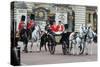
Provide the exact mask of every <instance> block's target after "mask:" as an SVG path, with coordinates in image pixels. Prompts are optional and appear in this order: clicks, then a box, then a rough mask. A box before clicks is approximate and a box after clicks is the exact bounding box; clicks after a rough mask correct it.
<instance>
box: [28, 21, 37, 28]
mask: <svg viewBox="0 0 100 67" xmlns="http://www.w3.org/2000/svg"><path fill="white" fill-rule="evenodd" d="M34 25H35V22H34V21H33V20H30V22H29V23H28V25H27V28H28V29H31V28H32V27H33V26H34Z"/></svg>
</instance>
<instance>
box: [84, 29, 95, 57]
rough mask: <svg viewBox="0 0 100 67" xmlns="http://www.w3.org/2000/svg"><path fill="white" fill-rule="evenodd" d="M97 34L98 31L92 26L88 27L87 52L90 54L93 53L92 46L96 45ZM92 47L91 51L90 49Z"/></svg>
mask: <svg viewBox="0 0 100 67" xmlns="http://www.w3.org/2000/svg"><path fill="white" fill-rule="evenodd" d="M95 36H96V33H95V32H94V31H93V30H92V29H91V27H88V32H87V37H86V47H85V52H86V54H88V53H89V52H90V55H92V48H93V45H94V41H93V39H94V37H95ZM89 48H90V51H89Z"/></svg>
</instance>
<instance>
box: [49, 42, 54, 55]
mask: <svg viewBox="0 0 100 67" xmlns="http://www.w3.org/2000/svg"><path fill="white" fill-rule="evenodd" d="M48 49H49V52H50V54H54V53H55V44H54V43H52V42H51V41H50V42H49V43H48Z"/></svg>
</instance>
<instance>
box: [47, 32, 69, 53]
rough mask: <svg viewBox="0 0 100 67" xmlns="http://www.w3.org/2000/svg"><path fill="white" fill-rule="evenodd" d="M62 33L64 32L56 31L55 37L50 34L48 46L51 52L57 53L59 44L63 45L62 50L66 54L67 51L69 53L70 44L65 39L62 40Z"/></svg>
mask: <svg viewBox="0 0 100 67" xmlns="http://www.w3.org/2000/svg"><path fill="white" fill-rule="evenodd" d="M62 34H63V32H55V35H54V37H53V36H52V35H51V34H48V36H49V37H48V38H49V40H48V48H49V52H50V53H51V54H54V53H55V47H56V46H57V45H62V52H63V54H64V55H66V53H68V48H67V46H68V44H66V42H65V41H64V40H62Z"/></svg>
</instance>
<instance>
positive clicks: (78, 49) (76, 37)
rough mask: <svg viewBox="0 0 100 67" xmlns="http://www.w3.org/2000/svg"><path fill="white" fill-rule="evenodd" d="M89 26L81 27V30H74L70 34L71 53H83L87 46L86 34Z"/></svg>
mask: <svg viewBox="0 0 100 67" xmlns="http://www.w3.org/2000/svg"><path fill="white" fill-rule="evenodd" d="M87 31H88V30H87V27H85V26H82V27H80V32H78V33H76V32H72V33H71V34H70V36H69V53H70V54H74V55H75V54H77V55H79V54H82V53H83V52H84V48H85V36H86V33H87Z"/></svg>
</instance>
